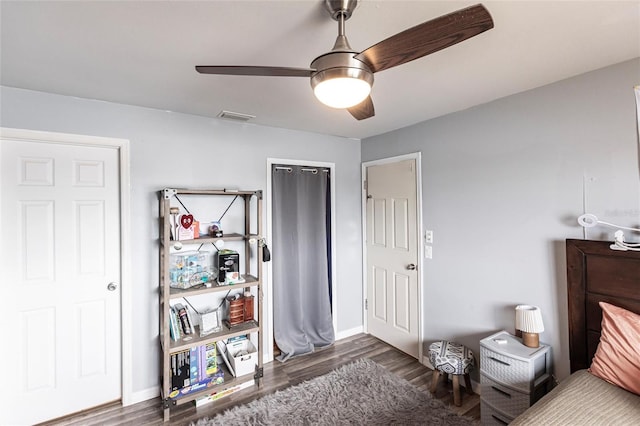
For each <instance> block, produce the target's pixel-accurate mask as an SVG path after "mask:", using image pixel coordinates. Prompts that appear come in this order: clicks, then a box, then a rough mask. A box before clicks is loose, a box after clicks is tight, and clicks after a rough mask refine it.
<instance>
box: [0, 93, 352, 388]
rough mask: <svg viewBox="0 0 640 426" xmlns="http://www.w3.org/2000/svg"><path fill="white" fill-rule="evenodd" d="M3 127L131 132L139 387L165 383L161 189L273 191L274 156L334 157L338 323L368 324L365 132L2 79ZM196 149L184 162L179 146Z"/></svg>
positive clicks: (135, 346)
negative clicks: (183, 110)
mask: <svg viewBox="0 0 640 426" xmlns="http://www.w3.org/2000/svg"><path fill="white" fill-rule="evenodd" d="M0 90H1V91H0V99H1V100H2V103H1V112H2V114H1V116H0V117H1V118H0V125H1V126H3V127H13V128H23V129H32V130H45V131H54V132H64V133H75V134H83V135H95V136H105V137H117V138H124V139H129V140H130V147H131V226H132V230H133V233H134V235H135V236H134V237H133V238H132V247H131V252H132V253H134V259H132V263H133V272H132V275H133V277H132V278H133V287H134V288H133V305H134V311H133V322H134V326H133V341H132V345H133V353H134V359H133V391H134V392H138V391H146V390H148V389H149V388H153V387H156V386H157V385H158V381H157V378H158V374H159V368H158V362H157V359H158V355H157V354H158V350H159V346H158V306H157V300H158V296H157V289H158V251H157V238H158V227H157V214H158V202H157V198H156V195H155V193H156V191H157V190H159V189H162V188H164V187H187V188H188V187H198V188H225V187H227V188H240V189H252V190H253V189H263V190H266V186H267V185H266V176H267V172H266V161H267V157H272V158H290V159H299V160H309V161H322V162H333V163H335V181H336V206H335V210H336V220H337V224H336V228H337V229H336V238H337V244H336V248H335V249H336V253H337V277H338V282H337V287H338V292H337V302H338V303H337V318H338V321H339V323H338V332H340V331H345V330H351V329H354V328H357V327H361V326H362V311H361V309H360V307H359V306H360V304H361V303H360V301H361V300H362V284H361V282H362V271H361V268H360V267H354V265H360V264H361V263H362V254H361V247H362V246H361V244H362V243H361V218H360V141H358V140H353V139H345V138H340V137H335V136H327V135H320V134H313V133H305V132H299V131H292V130H286V129H277V128H271V127H264V126H255V125H250V124H239V123H235V122H228V121H224V120H219V119H209V118H204V117H197V116H189V115H184V114H177V113H170V112H164V111H159V110H153V109H146V108H139V107H134V106H127V105H119V104H113V103H108V102H100V101H91V100H86V99H78V98H73V97H67V96H59V95H54V94H47V93H41V92H34V91H27V90H20V89H14V88H7V87H2V88H0ZM187 152H190V153H191V154H190V155H188V156H187V160H188V161H185V166H184V167H176V166H175V164H176V158H177V157H178V155H179V153H183V154H182V155H184V153H187Z"/></svg>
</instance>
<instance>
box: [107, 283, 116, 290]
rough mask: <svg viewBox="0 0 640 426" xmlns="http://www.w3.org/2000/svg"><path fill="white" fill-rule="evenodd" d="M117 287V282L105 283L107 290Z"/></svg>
mask: <svg viewBox="0 0 640 426" xmlns="http://www.w3.org/2000/svg"><path fill="white" fill-rule="evenodd" d="M117 288H118V283H109V284H108V285H107V290H109V291H115V290H116V289H117Z"/></svg>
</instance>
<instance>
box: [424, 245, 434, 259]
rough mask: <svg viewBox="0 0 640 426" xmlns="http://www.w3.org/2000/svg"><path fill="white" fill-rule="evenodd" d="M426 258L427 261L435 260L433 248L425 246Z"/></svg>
mask: <svg viewBox="0 0 640 426" xmlns="http://www.w3.org/2000/svg"><path fill="white" fill-rule="evenodd" d="M424 257H425V258H426V259H432V258H433V247H431V246H424Z"/></svg>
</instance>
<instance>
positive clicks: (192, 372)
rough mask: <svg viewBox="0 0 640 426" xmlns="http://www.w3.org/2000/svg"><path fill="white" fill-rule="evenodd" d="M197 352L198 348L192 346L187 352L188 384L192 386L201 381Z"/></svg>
mask: <svg viewBox="0 0 640 426" xmlns="http://www.w3.org/2000/svg"><path fill="white" fill-rule="evenodd" d="M199 352H200V347H199V346H194V347H192V348H191V349H190V351H189V382H190V384H192V385H193V384H195V383H198V382H199V381H200V379H201V375H200V354H199Z"/></svg>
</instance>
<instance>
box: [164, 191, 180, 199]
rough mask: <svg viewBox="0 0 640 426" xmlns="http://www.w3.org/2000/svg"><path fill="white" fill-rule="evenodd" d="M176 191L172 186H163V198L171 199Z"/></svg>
mask: <svg viewBox="0 0 640 426" xmlns="http://www.w3.org/2000/svg"><path fill="white" fill-rule="evenodd" d="M177 193H178V191H177V190H176V189H174V188H165V189H164V199H165V200H169V199H171V197H173V196H174V195H176V194H177Z"/></svg>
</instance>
